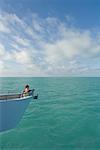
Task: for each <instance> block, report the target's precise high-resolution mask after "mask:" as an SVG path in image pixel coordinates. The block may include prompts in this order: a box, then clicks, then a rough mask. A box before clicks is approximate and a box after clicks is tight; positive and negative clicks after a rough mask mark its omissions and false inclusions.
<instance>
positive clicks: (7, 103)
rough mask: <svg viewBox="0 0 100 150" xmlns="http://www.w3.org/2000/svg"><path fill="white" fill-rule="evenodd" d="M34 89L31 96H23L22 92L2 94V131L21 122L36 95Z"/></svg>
mask: <svg viewBox="0 0 100 150" xmlns="http://www.w3.org/2000/svg"><path fill="white" fill-rule="evenodd" d="M33 93H34V90H32V93H31V94H30V95H29V96H25V97H22V94H3V95H0V132H2V131H7V130H9V129H13V128H15V127H16V126H17V124H18V123H19V122H20V120H21V118H22V116H23V114H24V112H25V110H26V108H27V106H28V104H29V103H30V101H31V100H32V99H37V98H38V95H35V96H34V94H33Z"/></svg>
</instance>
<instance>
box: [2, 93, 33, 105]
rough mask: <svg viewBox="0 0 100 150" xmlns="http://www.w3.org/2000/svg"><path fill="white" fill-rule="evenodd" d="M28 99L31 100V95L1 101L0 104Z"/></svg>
mask: <svg viewBox="0 0 100 150" xmlns="http://www.w3.org/2000/svg"><path fill="white" fill-rule="evenodd" d="M29 98H32V95H30V96H26V97H20V98H13V99H1V100H0V103H1V102H8V101H22V100H27V99H29Z"/></svg>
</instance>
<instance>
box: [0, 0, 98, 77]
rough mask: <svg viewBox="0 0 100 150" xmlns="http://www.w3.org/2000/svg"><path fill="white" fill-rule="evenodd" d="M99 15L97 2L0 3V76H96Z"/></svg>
mask: <svg viewBox="0 0 100 150" xmlns="http://www.w3.org/2000/svg"><path fill="white" fill-rule="evenodd" d="M99 14H100V1H99V0H1V1H0V58H1V59H0V66H1V67H0V76H100V61H99V60H100V15H99ZM11 68H12V69H11Z"/></svg>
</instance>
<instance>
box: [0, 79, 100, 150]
mask: <svg viewBox="0 0 100 150" xmlns="http://www.w3.org/2000/svg"><path fill="white" fill-rule="evenodd" d="M26 84H29V85H30V88H34V89H35V92H36V93H38V94H39V97H38V99H37V100H31V102H30V104H29V105H28V107H27V109H26V111H25V113H24V115H23V117H22V119H21V121H20V123H19V124H18V125H17V126H16V128H14V129H11V130H8V131H6V132H1V133H0V150H100V78H99V77H5V78H0V91H2V92H5V93H7V92H8V91H10V90H11V91H15V92H21V91H23V88H24V86H25V85H26ZM9 119H11V118H9Z"/></svg>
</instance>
